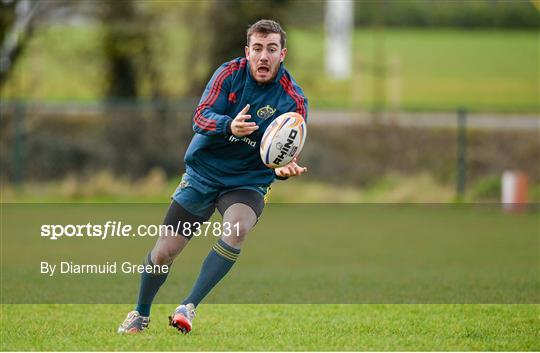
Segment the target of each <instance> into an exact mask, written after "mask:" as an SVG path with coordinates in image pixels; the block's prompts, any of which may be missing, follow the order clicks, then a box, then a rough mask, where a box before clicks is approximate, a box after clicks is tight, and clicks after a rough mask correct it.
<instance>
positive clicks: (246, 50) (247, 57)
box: [244, 45, 249, 59]
mask: <svg viewBox="0 0 540 353" xmlns="http://www.w3.org/2000/svg"><path fill="white" fill-rule="evenodd" d="M244 51H245V52H246V59H249V47H248V46H247V45H246V46H245V47H244Z"/></svg>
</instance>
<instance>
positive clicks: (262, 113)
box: [257, 105, 276, 120]
mask: <svg viewBox="0 0 540 353" xmlns="http://www.w3.org/2000/svg"><path fill="white" fill-rule="evenodd" d="M275 112H276V109H274V108H272V107H271V106H269V105H267V106H266V107H262V108H259V110H257V116H258V117H259V118H260V119H263V120H266V119H268V118H270V117H271V116H272V115H274V113H275Z"/></svg>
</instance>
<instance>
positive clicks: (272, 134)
mask: <svg viewBox="0 0 540 353" xmlns="http://www.w3.org/2000/svg"><path fill="white" fill-rule="evenodd" d="M306 134H307V126H306V122H305V121H304V118H302V116H301V115H300V114H298V113H294V112H289V113H285V114H282V115H280V116H278V117H277V118H276V119H275V120H274V121H273V122H272V123H271V124H270V125H269V126H268V128H267V129H266V131H265V132H264V135H263V137H262V140H261V148H260V152H261V159H262V161H263V163H264V164H265V165H266V166H267V167H269V168H277V167H283V166H284V165H287V164H289V163H290V162H291V161H292V160H293V159H294V158H295V157H296V156H298V154H300V151H301V150H302V147H303V146H304V141H305V140H306Z"/></svg>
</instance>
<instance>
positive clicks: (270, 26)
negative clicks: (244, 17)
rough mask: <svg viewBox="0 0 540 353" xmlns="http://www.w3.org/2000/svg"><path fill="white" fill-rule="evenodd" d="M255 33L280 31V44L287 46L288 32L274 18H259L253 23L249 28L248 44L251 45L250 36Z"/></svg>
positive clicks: (264, 33)
mask: <svg viewBox="0 0 540 353" xmlns="http://www.w3.org/2000/svg"><path fill="white" fill-rule="evenodd" d="M254 33H261V34H263V35H265V36H266V35H268V34H270V33H278V34H279V35H280V37H281V40H280V44H281V48H282V49H283V48H285V43H286V42H287V33H285V31H284V30H283V28H281V26H280V25H279V23H277V22H276V21H273V20H259V21H257V22H255V23H254V24H252V25H251V26H250V27H249V28H248V30H247V41H246V42H247V45H248V46H249V38H250V37H251V35H252V34H254Z"/></svg>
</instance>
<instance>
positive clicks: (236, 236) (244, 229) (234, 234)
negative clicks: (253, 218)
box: [223, 221, 251, 247]
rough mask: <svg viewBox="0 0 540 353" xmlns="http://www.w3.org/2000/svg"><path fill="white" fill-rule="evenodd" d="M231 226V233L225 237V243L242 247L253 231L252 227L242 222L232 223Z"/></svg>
mask: <svg viewBox="0 0 540 353" xmlns="http://www.w3.org/2000/svg"><path fill="white" fill-rule="evenodd" d="M230 224H231V232H230V234H229V235H228V236H224V237H223V241H225V242H226V243H227V244H229V245H231V246H233V247H240V246H241V245H242V243H243V242H244V240H245V239H246V236H247V234H248V232H249V230H250V229H251V226H250V225H249V224H247V223H246V222H240V221H232V222H230Z"/></svg>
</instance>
